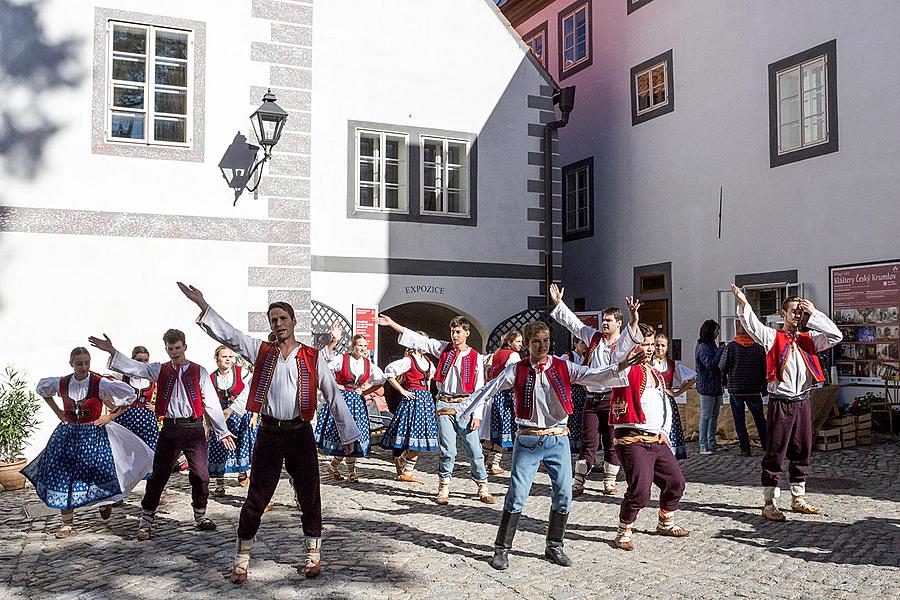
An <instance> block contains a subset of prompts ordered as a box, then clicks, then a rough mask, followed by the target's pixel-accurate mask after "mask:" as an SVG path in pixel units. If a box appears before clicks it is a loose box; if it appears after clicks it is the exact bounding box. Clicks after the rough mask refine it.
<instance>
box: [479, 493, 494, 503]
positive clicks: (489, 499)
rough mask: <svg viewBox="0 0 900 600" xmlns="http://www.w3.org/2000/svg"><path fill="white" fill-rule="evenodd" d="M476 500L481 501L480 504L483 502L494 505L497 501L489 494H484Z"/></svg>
mask: <svg viewBox="0 0 900 600" xmlns="http://www.w3.org/2000/svg"><path fill="white" fill-rule="evenodd" d="M478 499H479V500H481V501H482V502H484V503H485V504H495V503H496V502H497V499H496V498H494V497H493V496H492V495H490V494H484V495H483V496H478Z"/></svg>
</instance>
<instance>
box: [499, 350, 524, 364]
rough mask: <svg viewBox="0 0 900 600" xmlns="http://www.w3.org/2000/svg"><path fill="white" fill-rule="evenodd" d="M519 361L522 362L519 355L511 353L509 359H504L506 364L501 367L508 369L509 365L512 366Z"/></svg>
mask: <svg viewBox="0 0 900 600" xmlns="http://www.w3.org/2000/svg"><path fill="white" fill-rule="evenodd" d="M520 360H522V357H521V356H520V355H519V353H518V352H513V353H512V354H510V355H509V358H507V359H506V364H505V365H503V366H504V368H505V367H508V366H509V365H514V364H516V363H517V362H519V361H520Z"/></svg>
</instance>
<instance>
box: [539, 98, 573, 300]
mask: <svg viewBox="0 0 900 600" xmlns="http://www.w3.org/2000/svg"><path fill="white" fill-rule="evenodd" d="M553 104H557V105H559V111H560V112H561V113H562V118H561V119H559V120H557V121H551V122H550V123H547V124H546V125H544V299H545V301H546V303H547V308H548V309H549V308H550V284H551V283H553V132H554V131H556V130H557V129H560V128H562V127H565V126H566V125H567V124H568V122H569V113H571V112H572V109H573V108H574V107H575V86H574V85H572V86H569V87H564V88H562V89H561V90H559V91H557V92H556V93H555V94H553ZM563 218H565V215H563Z"/></svg>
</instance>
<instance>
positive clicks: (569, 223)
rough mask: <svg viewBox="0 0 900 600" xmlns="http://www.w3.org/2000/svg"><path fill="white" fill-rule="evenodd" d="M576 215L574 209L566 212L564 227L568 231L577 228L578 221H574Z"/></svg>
mask: <svg viewBox="0 0 900 600" xmlns="http://www.w3.org/2000/svg"><path fill="white" fill-rule="evenodd" d="M575 219H576V215H575V211H572V212H568V213H566V229H567V230H569V231H574V230H576V229H578V223H576V222H575Z"/></svg>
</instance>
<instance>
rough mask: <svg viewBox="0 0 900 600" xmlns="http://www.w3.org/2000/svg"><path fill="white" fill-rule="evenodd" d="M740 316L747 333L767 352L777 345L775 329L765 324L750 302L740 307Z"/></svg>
mask: <svg viewBox="0 0 900 600" xmlns="http://www.w3.org/2000/svg"><path fill="white" fill-rule="evenodd" d="M738 311H739V312H738V318H740V320H741V325H743V326H744V329H745V330H746V331H747V335H749V336H750V337H752V338H753V341H754V342H756V343H757V344H759V345H760V346H762V347H763V348H765V349H766V352H768V351H769V350H771V349H772V346H774V345H775V330H774V329H772V328H771V327H768V326H766V325H763V323H762V321H760V320H759V319H758V318H757V316H756V315H755V314H754V313H753V308H752V307H751V306H750V303H749V302H745V303H744V310H740V308H738ZM817 312H818V311H817Z"/></svg>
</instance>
